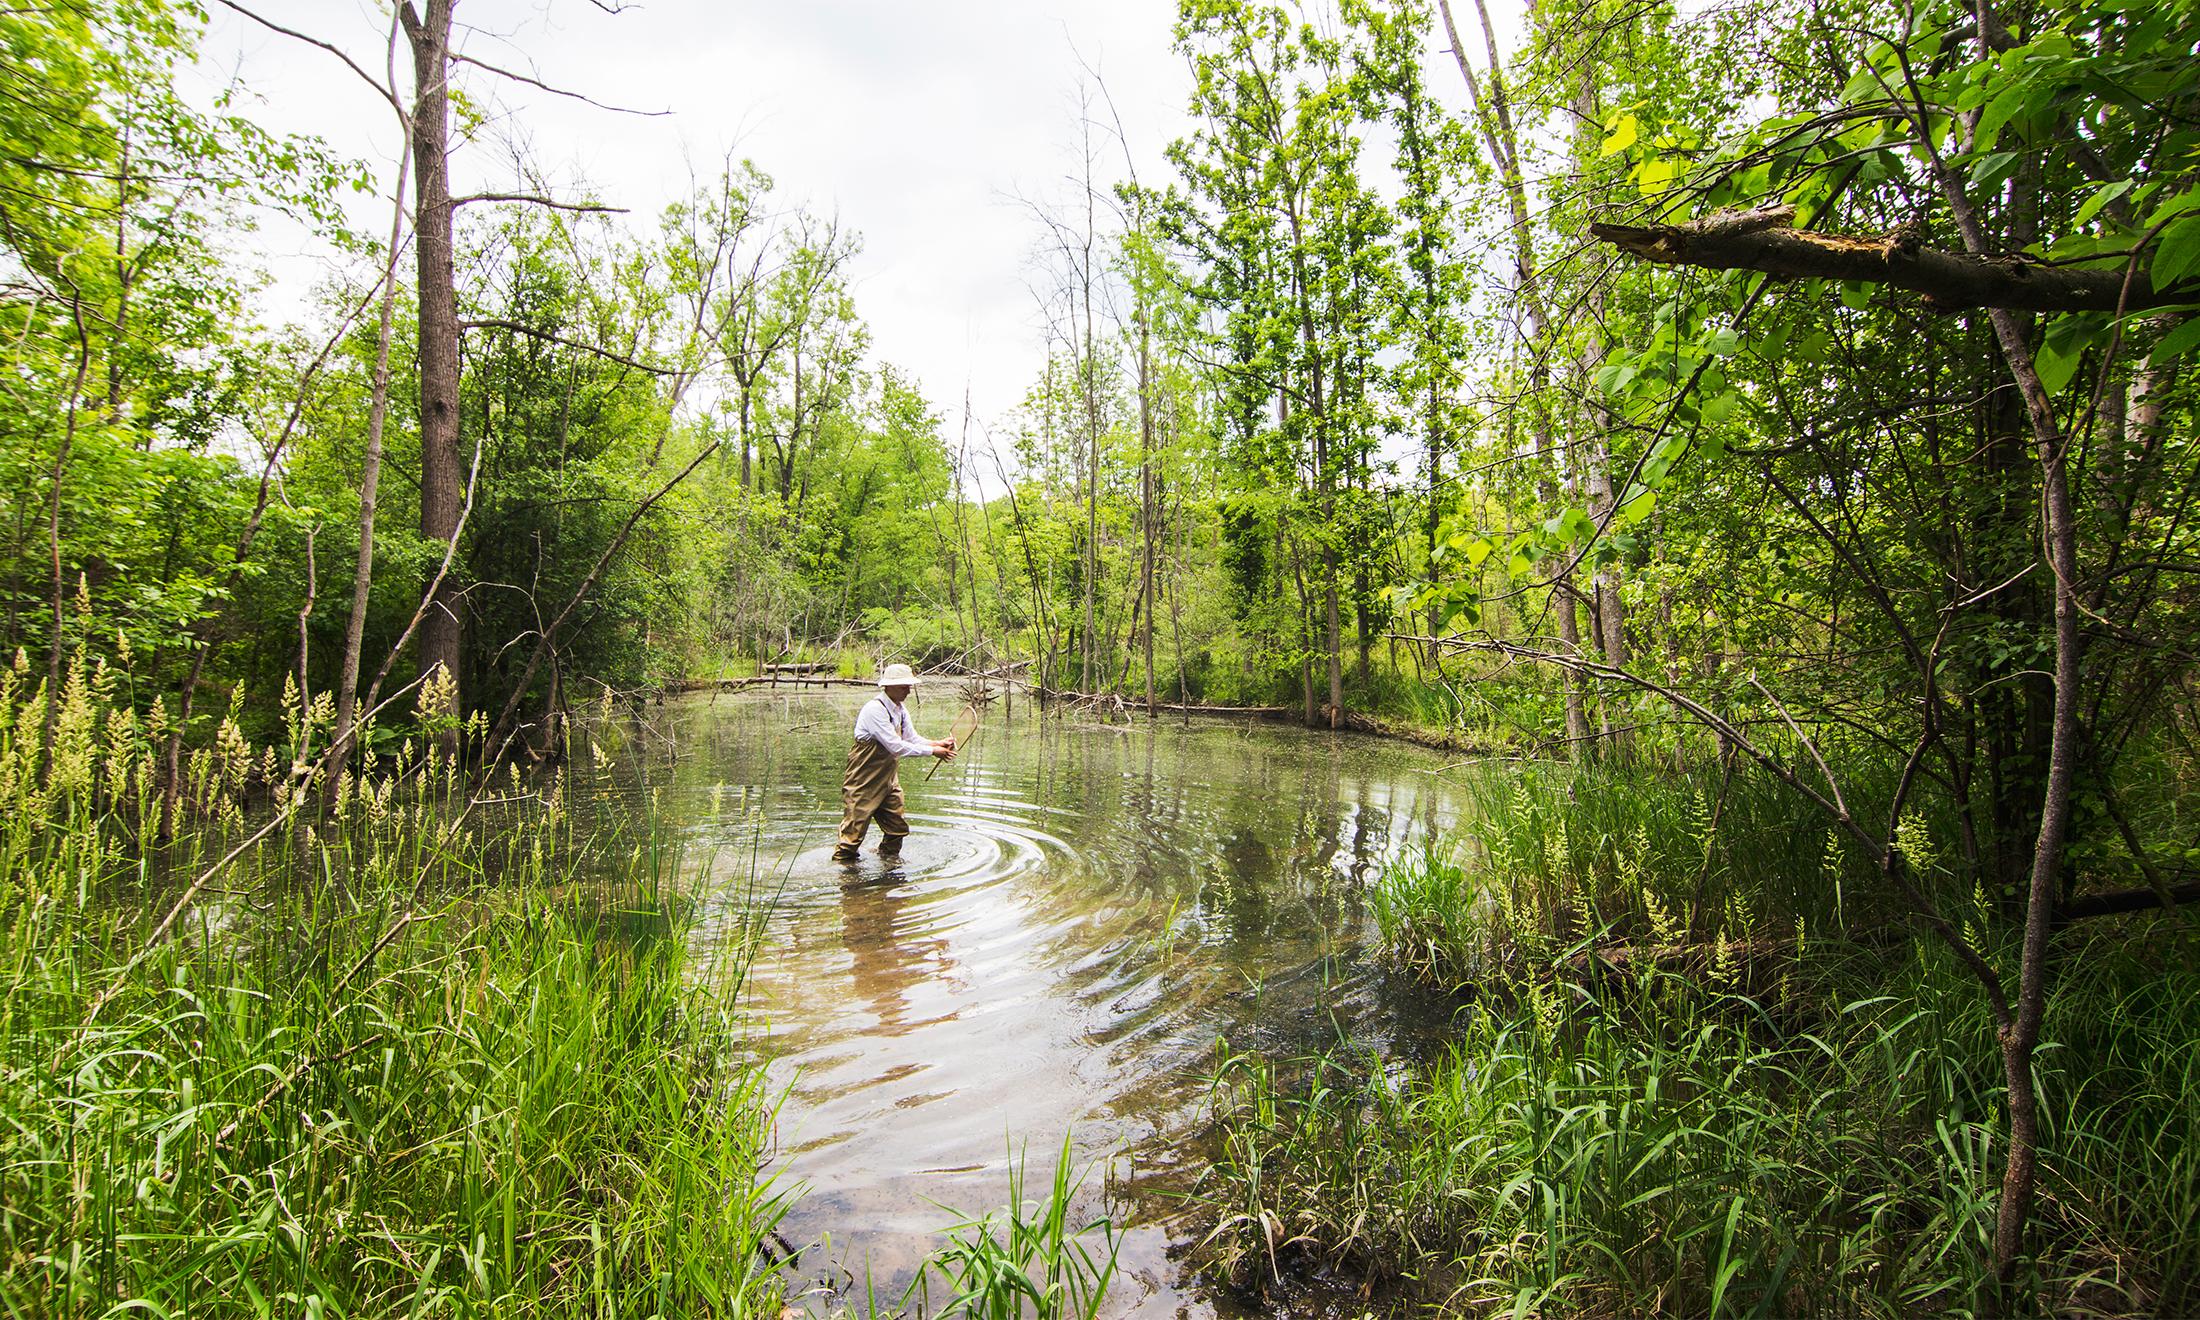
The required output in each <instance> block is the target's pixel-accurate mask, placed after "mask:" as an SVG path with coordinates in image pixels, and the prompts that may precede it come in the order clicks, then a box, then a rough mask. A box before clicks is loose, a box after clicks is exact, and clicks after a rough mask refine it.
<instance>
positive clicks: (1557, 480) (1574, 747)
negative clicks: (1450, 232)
mask: <svg viewBox="0 0 2200 1320" xmlns="http://www.w3.org/2000/svg"><path fill="white" fill-rule="evenodd" d="M1474 7H1475V12H1476V14H1477V15H1478V16H1479V17H1480V18H1481V20H1482V40H1483V45H1484V48H1485V49H1486V50H1487V51H1488V53H1489V61H1490V70H1489V87H1488V89H1487V92H1485V90H1484V88H1483V86H1482V80H1481V79H1480V78H1478V77H1476V76H1475V72H1474V64H1473V62H1472V61H1471V60H1469V59H1468V58H1467V52H1466V48H1465V46H1464V45H1462V44H1461V43H1460V40H1459V27H1458V24H1456V23H1454V22H1453V21H1452V17H1451V0H1437V9H1438V11H1439V12H1440V13H1441V14H1442V15H1443V19H1444V33H1445V35H1446V36H1448V37H1450V38H1451V53H1452V58H1453V59H1454V60H1455V61H1456V62H1457V63H1458V65H1459V75H1460V77H1462V78H1464V79H1465V80H1466V84H1467V94H1468V96H1469V98H1470V99H1471V100H1473V102H1474V108H1475V119H1476V121H1477V123H1478V124H1479V125H1480V127H1481V129H1482V141H1483V143H1484V145H1485V146H1487V147H1488V148H1489V153H1490V163H1491V164H1492V165H1493V166H1495V167H1496V169H1497V174H1498V177H1499V178H1500V179H1501V180H1502V181H1503V183H1504V187H1505V204H1506V206H1507V208H1508V209H1509V211H1510V213H1511V216H1512V231H1513V270H1514V274H1515V275H1516V276H1517V278H1518V280H1519V284H1518V289H1519V293H1520V301H1521V306H1522V309H1523V310H1524V311H1525V312H1526V314H1527V319H1528V349H1529V359H1530V363H1531V366H1530V372H1529V390H1530V394H1531V397H1532V401H1533V405H1532V411H1533V414H1534V417H1535V452H1536V456H1537V457H1538V458H1539V459H1541V460H1543V461H1545V462H1548V463H1551V464H1552V465H1553V467H1554V471H1553V473H1552V475H1551V476H1550V477H1549V478H1548V479H1547V482H1548V484H1547V485H1546V487H1545V499H1546V502H1547V503H1556V502H1557V498H1558V496H1559V494H1560V493H1562V492H1563V490H1564V487H1565V482H1564V480H1563V476H1562V473H1561V472H1560V471H1559V470H1557V469H1558V467H1559V465H1560V464H1562V462H1563V460H1562V459H1561V458H1560V457H1559V456H1558V453H1557V446H1556V443H1555V438H1554V437H1553V435H1552V433H1551V431H1552V428H1551V411H1550V407H1549V401H1548V399H1547V398H1546V397H1545V396H1546V395H1547V394H1548V392H1549V389H1550V383H1551V377H1550V367H1549V365H1548V363H1547V362H1546V361H1545V358H1544V355H1543V352H1542V349H1543V347H1544V346H1545V345H1546V344H1547V343H1548V342H1549V338H1550V336H1549V327H1550V315H1549V311H1548V309H1547V308H1546V307H1545V306H1544V302H1543V286H1542V282H1541V280H1540V278H1539V276H1538V274H1537V270H1536V260H1535V231H1534V229H1533V228H1531V225H1530V218H1529V212H1528V187H1527V182H1526V180H1525V179H1524V178H1523V177H1522V175H1521V170H1520V139H1519V136H1518V135H1517V134H1516V133H1515V131H1514V129H1513V121H1512V107H1511V105H1510V103H1509V102H1508V100H1507V98H1506V96H1505V78H1504V67H1503V64H1502V63H1501V61H1500V59H1499V57H1498V53H1497V25H1496V24H1494V23H1492V22H1491V21H1490V10H1489V5H1488V4H1487V3H1485V0H1475V6H1474ZM1570 577H1571V575H1570V574H1569V573H1567V572H1566V571H1565V570H1564V568H1563V566H1561V569H1560V571H1559V572H1557V573H1555V574H1553V575H1552V577H1551V579H1550V587H1551V602H1552V605H1553V607H1555V608H1556V609H1557V610H1558V637H1559V640H1560V641H1561V642H1563V643H1565V647H1566V652H1567V654H1569V655H1578V654H1579V653H1580V649H1581V626H1580V623H1579V622H1578V620H1579V616H1578V615H1577V614H1576V613H1575V602H1574V598H1573V595H1572V591H1573V586H1572V583H1571V581H1570V580H1569V579H1570ZM1559 681H1560V682H1561V683H1562V684H1564V685H1565V694H1566V745H1567V748H1568V749H1569V752H1570V754H1571V755H1573V756H1575V757H1577V758H1578V757H1581V756H1583V755H1586V753H1587V751H1588V746H1589V714H1588V709H1587V707H1586V705H1585V704H1584V697H1583V686H1584V684H1585V682H1586V681H1587V680H1585V679H1584V678H1583V677H1582V676H1581V675H1580V673H1578V672H1577V671H1575V670H1572V669H1563V670H1562V671H1561V672H1560V676H1559Z"/></svg>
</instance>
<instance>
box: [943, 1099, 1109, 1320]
mask: <svg viewBox="0 0 2200 1320" xmlns="http://www.w3.org/2000/svg"><path fill="white" fill-rule="evenodd" d="M1072 1169H1073V1164H1072V1158H1071V1144H1070V1137H1069V1135H1068V1134H1066V1133H1065V1134H1064V1135H1063V1137H1062V1150H1061V1154H1060V1155H1059V1156H1058V1157H1057V1158H1056V1159H1055V1162H1054V1177H1053V1179H1052V1181H1051V1182H1050V1183H1049V1184H1048V1185H1047V1189H1046V1198H1045V1199H1044V1200H1033V1199H1030V1198H1027V1197H1026V1196H1025V1194H1024V1187H1025V1182H1024V1161H1023V1157H1022V1156H1021V1155H1016V1156H1013V1157H1012V1158H1011V1159H1010V1161H1009V1167H1008V1204H1007V1205H1006V1206H1005V1207H1003V1208H1002V1209H1000V1210H998V1211H996V1212H994V1213H992V1214H987V1215H984V1216H981V1217H978V1218H965V1219H964V1220H963V1221H962V1222H961V1223H958V1224H956V1225H954V1226H952V1227H951V1228H949V1229H948V1232H947V1242H946V1244H945V1245H944V1246H942V1247H940V1248H939V1250H937V1251H935V1252H933V1253H932V1255H931V1256H929V1257H928V1258H926V1260H925V1265H924V1268H923V1270H921V1271H920V1272H919V1274H918V1277H917V1280H916V1282H915V1284H913V1285H912V1287H911V1292H910V1295H909V1296H907V1297H904V1298H903V1299H902V1305H903V1308H904V1309H905V1310H906V1309H908V1308H909V1307H910V1305H911V1303H912V1302H913V1301H914V1302H915V1310H916V1313H918V1314H923V1313H925V1310H926V1302H927V1301H928V1298H927V1297H926V1294H928V1293H929V1292H930V1288H931V1279H932V1276H933V1275H935V1274H937V1275H938V1276H939V1277H940V1278H941V1279H942V1280H943V1281H944V1282H945V1284H946V1289H947V1292H948V1300H947V1301H946V1302H945V1303H944V1304H943V1305H942V1306H941V1307H940V1309H939V1310H938V1312H937V1313H936V1314H937V1315H938V1316H940V1317H941V1320H950V1318H951V1317H954V1316H969V1317H971V1320H1023V1318H1024V1317H1032V1318H1033V1320H1093V1318H1094V1317H1095V1316H1097V1315H1099V1314H1100V1308H1101V1304H1102V1303H1103V1302H1105V1301H1106V1300H1107V1295H1108V1288H1109V1286H1110V1285H1111V1284H1112V1283H1113V1282H1114V1281H1115V1268H1116V1252H1117V1250H1118V1247H1119V1245H1120V1244H1119V1242H1118V1241H1117V1238H1116V1235H1115V1228H1114V1225H1113V1224H1111V1223H1110V1222H1109V1221H1108V1220H1107V1219H1105V1218H1102V1219H1098V1220H1095V1221H1093V1222H1091V1223H1088V1224H1083V1225H1074V1224H1072V1222H1071V1220H1070V1207H1071V1203H1072V1202H1073V1201H1074V1200H1075V1198H1076V1195H1077V1192H1078V1189H1079V1186H1080V1185H1081V1183H1082V1181H1083V1179H1082V1178H1081V1177H1076V1176H1073V1175H1072ZM1095 1235H1098V1237H1099V1239H1100V1240H1099V1242H1098V1243H1097V1244H1095V1243H1094V1242H1093V1241H1092V1239H1093V1237H1094V1236H1095Z"/></svg>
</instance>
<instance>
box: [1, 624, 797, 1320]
mask: <svg viewBox="0 0 2200 1320" xmlns="http://www.w3.org/2000/svg"><path fill="white" fill-rule="evenodd" d="M126 681H127V680H126V679H125V678H124V677H122V676H120V675H117V674H115V673H113V672H111V671H106V670H103V669H99V668H94V669H92V670H90V671H89V672H87V671H86V669H85V668H84V667H83V666H82V665H79V666H77V667H76V668H75V669H74V670H73V671H72V674H71V677H70V681H69V685H68V690H67V691H66V692H65V693H64V694H62V700H61V702H60V703H59V706H58V714H59V719H58V721H57V724H58V728H57V736H56V737H55V739H54V743H53V752H52V755H51V756H50V757H47V756H45V755H43V754H42V752H41V743H42V741H43V737H42V728H41V726H42V723H43V715H44V709H45V703H44V699H43V696H42V694H41V693H38V692H25V691H23V690H22V688H21V685H20V682H19V680H18V679H17V678H16V677H15V676H13V675H0V923H4V926H5V929H6V932H7V938H6V945H5V950H6V952H5V962H4V965H0V1067H4V1069H5V1071H4V1073H0V1258H4V1260H5V1262H6V1268H5V1271H4V1273H0V1307H4V1308H5V1310H6V1312H7V1313H8V1314H9V1315H12V1316H104V1315H112V1314H122V1313H124V1312H136V1313H143V1314H149V1315H179V1316H180V1315H191V1316H226V1315H239V1316H258V1315H278V1314H279V1315H285V1316H295V1315H306V1316H345V1315H356V1316H369V1315H372V1316H385V1315H420V1316H425V1315H525V1314H551V1313H556V1314H560V1315H576V1314H578V1315H594V1316H606V1317H608V1316H649V1315H663V1316H671V1315H743V1314H749V1313H753V1312H758V1311H762V1310H765V1309H768V1308H771V1307H773V1306H774V1305H775V1302H776V1297H777V1294H778V1291H779V1285H778V1280H777V1276H776V1273H775V1269H774V1258H775V1253H774V1250H773V1248H772V1247H771V1246H770V1243H771V1239H772V1233H773V1226H774V1224H775V1223H776V1222H777V1221H778V1218H779V1216H780V1215H781V1213H782V1212H783V1210H784V1206H785V1197H784V1194H783V1192H782V1190H781V1189H780V1188H778V1187H777V1186H776V1185H775V1184H774V1182H773V1180H772V1178H771V1177H770V1176H769V1174H768V1173H767V1172H766V1168H765V1163H766V1159H767V1157H768V1154H769V1149H768V1147H769V1137H770V1129H771V1121H772V1117H773V1104H774V1100H773V1096H772V1093H771V1092H770V1091H769V1090H768V1089H767V1087H766V1085H765V1083H764V1081H763V1075H762V1073H761V1071H760V1070H759V1069H758V1068H757V1067H755V1066H754V1065H753V1063H752V1062H751V1061H750V1059H749V1058H748V1056H747V1055H746V1053H745V1052H744V1050H743V1048H742V1024H741V1021H740V1018H739V1015H738V1012H737V1007H736V1004H735V1000H734V996H735V994H736V993H737V991H738V989H739V985H740V981H741V977H742V974H743V972H744V967H743V966H742V965H741V960H740V958H739V957H734V958H731V959H729V960H728V961H727V962H726V963H724V964H721V965H715V966H704V965H699V964H698V963H697V962H696V961H695V960H694V959H693V958H692V957H691V955H690V954H689V953H688V952H687V951H686V947H685V944H684V941H683V939H682V938H681V937H682V934H683V932H684V929H685V923H686V910H685V907H684V905H683V903H682V901H681V900H680V898H679V896H678V894H677V891H676V885H675V883H674V881H675V875H676V871H677V861H676V858H674V857H673V856H672V855H671V854H670V853H669V852H668V851H667V850H666V849H665V848H664V847H662V846H661V845H660V844H659V843H658V841H657V838H656V836H655V835H654V833H653V832H651V831H649V830H647V829H642V830H638V831H633V832H628V833H625V834H623V835H622V834H618V833H616V832H614V833H613V834H610V835H605V834H599V833H594V832H587V833H584V832H583V831H581V830H580V829H578V828H577V827H576V826H575V824H574V822H573V821H572V819H571V817H570V816H569V815H568V814H567V813H566V812H565V810H564V804H563V795H562V791H561V789H560V787H559V786H558V785H556V784H550V785H533V786H530V785H523V784H521V783H519V782H518V781H517V779H516V778H515V779H513V780H510V781H505V782H500V783H499V784H498V785H496V786H494V788H493V789H490V790H479V789H470V788H469V786H468V785H467V784H466V783H465V781H464V777H463V776H462V775H460V774H459V773H458V772H457V771H456V770H455V768H454V767H453V766H452V765H451V764H450V763H449V762H447V761H439V760H438V759H437V758H435V757H433V756H431V755H428V754H426V753H424V752H420V751H417V750H412V751H408V752H406V753H405V754H404V755H403V756H402V757H401V758H400V759H399V760H398V761H397V762H396V763H395V764H394V765H389V766H385V767H384V769H383V771H382V772H381V773H378V774H377V775H376V776H374V777H372V778H369V779H363V780H352V779H348V778H347V779H346V780H345V781H344V782H343V783H342V784H340V785H339V786H337V789H336V791H335V792H334V794H333V802H332V803H331V804H330V809H329V811H328V813H327V814H326V816H325V817H321V816H319V815H318V814H317V813H315V812H312V811H310V810H309V811H306V812H300V813H299V815H300V817H301V818H306V819H311V820H312V821H313V823H312V824H311V825H310V827H306V826H286V827H284V828H279V829H275V830H272V831H269V832H267V834H266V836H265V838H264V839H263V840H262V841H260V842H259V843H256V844H252V845H251V846H247V847H243V848H241V850H240V849H239V845H240V844H242V843H245V842H246V841H248V840H249V839H250V838H251V836H252V834H253V833H254V832H256V831H257V828H258V825H259V823H260V822H261V821H262V820H264V819H265V818H266V817H265V813H267V812H269V811H275V812H277V813H283V812H285V811H287V810H288V809H289V808H292V807H295V806H299V805H300V804H302V803H307V802H315V801H317V800H318V794H317V792H316V790H315V787H314V786H313V785H311V784H303V783H299V782H297V779H298V777H297V776H292V775H286V774H284V773H283V771H284V770H285V769H286V768H287V766H288V763H289V762H290V760H291V758H292V756H293V755H294V753H293V751H292V748H294V747H297V746H301V745H306V744H307V743H308V741H309V740H310V738H311V737H312V736H313V733H314V730H315V728H316V727H317V726H318V725H320V724H323V723H325V720H326V711H325V709H319V708H315V707H306V708H301V706H302V705H303V703H298V702H295V701H293V702H291V703H289V704H288V706H287V707H286V712H285V713H286V719H287V722H288V725H289V728H290V734H291V742H290V745H289V746H286V747H284V748H282V749H280V750H278V749H276V748H272V747H269V748H255V747H252V746H250V745H248V744H247V743H246V742H245V740H244V738H243V736H242V734H241V733H239V731H238V729H237V726H236V723H235V722H234V721H233V720H232V721H225V722H224V723H223V724H222V726H221V728H220V729H219V731H218V733H217V734H216V736H215V737H214V738H213V740H212V742H211V745H210V746H209V747H208V748H207V749H205V750H203V751H201V752H198V753H195V754H194V755H193V756H192V757H191V758H190V759H189V760H188V762H187V765H186V771H187V776H188V791H187V792H186V793H185V794H184V803H183V805H184V808H185V811H186V813H187V814H186V819H185V822H184V828H183V830H182V831H181V833H180V834H179V835H178V837H177V840H176V841H175V842H174V843H172V844H169V845H166V846H165V847H162V846H158V845H157V842H156V829H155V826H156V824H157V818H158V815H159V807H158V804H157V799H158V796H159V794H158V786H157V775H156V768H157V765H158V760H159V757H158V752H159V747H160V737H161V734H162V732H163V730H162V729H161V727H160V725H159V722H158V721H159V716H158V713H157V707H154V708H152V709H153V711H154V713H153V714H152V715H151V716H150V718H149V719H141V718H140V717H139V716H138V715H137V713H136V707H135V706H134V704H133V703H132V702H131V701H130V700H129V699H128V693H127V690H126V686H125V685H126ZM233 851H234V852H235V856H234V857H233V858H231V859H230V860H228V861H227V862H226V863H222V859H223V858H224V857H226V856H228V855H229V854H231V853H232V852H233ZM606 874H608V875H609V876H610V877H611V878H610V879H608V880H606V879H600V878H595V879H592V878H590V877H592V876H596V877H600V876H603V875H606ZM186 893H189V894H191V895H192V896H193V901H192V902H191V903H190V904H189V905H187V906H185V907H182V908H181V909H177V907H176V904H177V900H178V899H179V898H181V897H183V896H184V895H185V894H186ZM171 910H180V911H181V913H182V917H181V919H180V920H179V921H177V922H176V923H175V924H174V925H172V926H164V924H163V923H162V922H161V920H160V918H161V917H162V916H163V915H164V914H165V913H167V912H169V911H171ZM156 934H158V935H160V936H161V938H158V939H155V938H154V936H155V935H156Z"/></svg>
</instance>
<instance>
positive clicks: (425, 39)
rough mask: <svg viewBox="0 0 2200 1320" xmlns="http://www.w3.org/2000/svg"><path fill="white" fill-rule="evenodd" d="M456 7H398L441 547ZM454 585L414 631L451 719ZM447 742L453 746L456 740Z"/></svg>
mask: <svg viewBox="0 0 2200 1320" xmlns="http://www.w3.org/2000/svg"><path fill="white" fill-rule="evenodd" d="M456 3H457V0H426V10H425V12H424V13H422V12H418V11H416V10H415V9H414V6H413V3H412V0H403V2H402V3H400V4H399V6H398V11H397V12H398V18H399V21H400V22H402V23H403V24H404V27H405V37H406V40H407V42H408V43H409V44H410V45H411V47H412V58H413V112H412V150H413V172H414V174H415V175H416V176H417V178H418V180H419V188H418V192H417V194H416V199H415V204H414V216H413V231H414V252H415V260H416V261H417V263H418V268H419V269H418V275H417V279H416V295H417V297H418V299H419V304H420V311H419V324H420V343H419V361H420V368H419V369H420V534H421V535H422V536H424V537H427V538H428V539H429V540H431V541H442V542H448V541H449V540H450V539H451V536H452V534H453V533H454V532H455V531H456V530H457V528H458V516H459V506H460V505H461V504H462V503H463V501H464V492H463V491H462V490H461V484H462V481H463V475H464V474H463V471H462V469H461V467H460V464H459V456H458V427H459V401H458V387H459V362H458V290H457V282H456V276H455V274H454V271H453V268H452V252H451V247H452V221H451V217H452V209H451V161H450V140H451V99H450V64H451V13H452V10H453V8H454V7H455V6H456ZM459 596H460V593H459V590H458V584H457V583H456V582H454V581H453V580H452V577H451V575H449V574H445V575H444V576H443V577H442V579H441V580H440V581H438V582H437V583H436V584H435V593H434V598H433V600H432V601H431V602H430V604H429V607H428V612H427V616H426V617H425V618H424V619H422V620H421V624H420V642H419V645H420V652H419V654H420V671H421V673H422V675H424V676H426V675H432V674H433V673H434V672H435V671H436V670H438V669H441V670H443V671H444V672H445V674H446V675H447V676H448V680H449V682H450V683H451V685H452V687H451V691H452V712H451V713H452V714H454V715H459V714H462V713H463V712H464V709H465V701H464V690H463V688H462V687H461V686H460V681H461V664H462V656H463V652H462V647H463V645H464V640H465V636H464V631H463V628H462V626H461V622H460V618H459V606H460V601H459ZM448 741H449V743H450V745H452V746H455V744H456V734H455V732H454V733H453V734H452V735H450V738H449V740H448Z"/></svg>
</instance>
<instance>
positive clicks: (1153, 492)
mask: <svg viewBox="0 0 2200 1320" xmlns="http://www.w3.org/2000/svg"><path fill="white" fill-rule="evenodd" d="M1153 449H1154V426H1153V344H1152V326H1151V323H1150V321H1149V316H1148V312H1147V308H1146V299H1145V295H1144V293H1143V292H1141V293H1139V295H1138V505H1139V511H1138V522H1139V530H1140V532H1141V533H1142V540H1143V542H1144V545H1143V549H1144V562H1143V563H1142V564H1141V565H1140V570H1139V576H1140V581H1139V587H1138V593H1139V596H1140V598H1141V599H1143V600H1144V601H1145V602H1146V630H1145V638H1144V640H1145V652H1146V718H1147V719H1148V720H1149V721H1150V720H1152V719H1153V718H1154V715H1155V713H1156V712H1155V709H1154V697H1153V616H1154V604H1155V598H1154V586H1155V584H1154V531H1155V529H1154V517H1155V512H1156V510H1155V506H1156V505H1157V504H1158V503H1159V502H1160V501H1159V498H1158V496H1159V494H1160V482H1161V478H1160V475H1159V473H1158V472H1156V471H1155V468H1154V452H1153Z"/></svg>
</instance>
